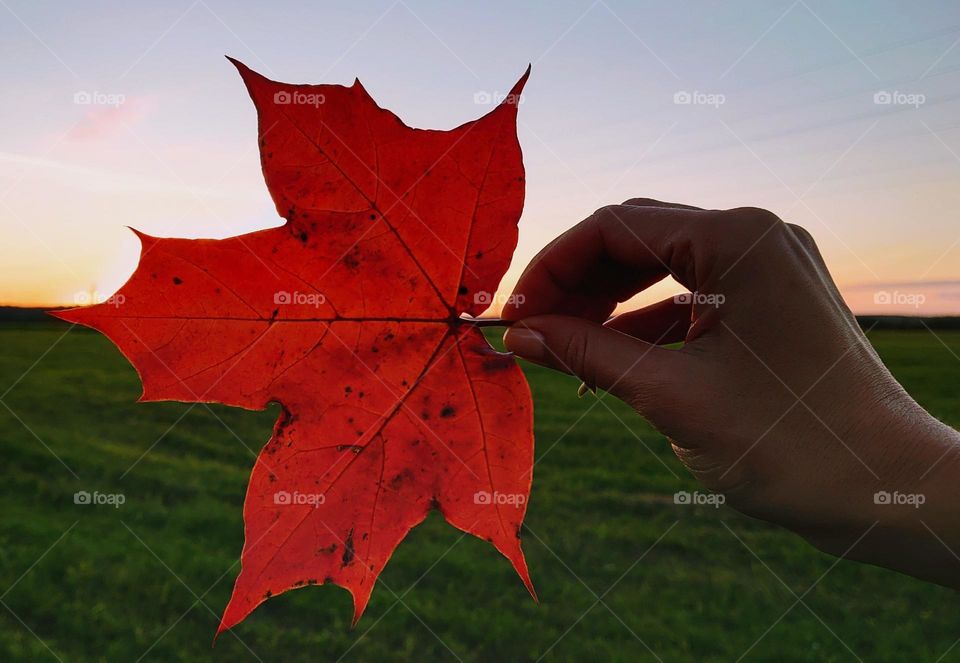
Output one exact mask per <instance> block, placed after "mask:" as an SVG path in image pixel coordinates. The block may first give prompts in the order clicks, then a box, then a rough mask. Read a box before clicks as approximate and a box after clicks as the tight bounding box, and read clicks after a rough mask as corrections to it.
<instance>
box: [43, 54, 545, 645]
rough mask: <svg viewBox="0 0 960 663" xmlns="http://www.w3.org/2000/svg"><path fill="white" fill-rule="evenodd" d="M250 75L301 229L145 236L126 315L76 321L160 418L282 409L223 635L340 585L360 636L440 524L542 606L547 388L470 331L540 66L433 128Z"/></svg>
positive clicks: (369, 104)
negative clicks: (436, 520) (492, 550)
mask: <svg viewBox="0 0 960 663" xmlns="http://www.w3.org/2000/svg"><path fill="white" fill-rule="evenodd" d="M231 61H232V62H233V63H234V64H235V65H236V67H237V69H238V70H239V71H240V75H241V76H242V77H243V80H244V82H245V83H246V85H247V89H248V90H249V92H250V96H251V97H252V99H253V102H254V104H255V105H256V108H257V112H258V117H259V137H260V158H261V163H262V166H263V174H264V177H265V179H266V183H267V188H268V189H269V191H270V195H271V196H272V197H273V200H274V202H275V203H276V206H277V210H278V212H279V213H280V215H281V216H282V217H284V218H285V219H286V223H285V224H283V225H282V226H280V227H277V228H271V229H268V230H262V231H258V232H253V233H249V234H246V235H240V236H237V237H231V238H228V239H222V240H211V239H197V240H189V239H175V238H169V239H167V238H164V239H161V238H156V237H150V236H147V235H144V234H142V233H137V235H138V236H139V237H140V239H141V242H142V249H141V255H140V263H139V265H138V267H137V269H136V271H135V272H134V274H133V275H132V276H131V277H130V279H129V281H127V283H126V284H125V285H124V286H123V287H122V288H121V289H120V290H119V291H118V294H117V296H115V297H113V298H111V299H110V300H108V301H107V302H105V303H102V304H98V305H96V306H89V307H85V308H77V309H71V310H69V311H65V312H60V313H58V314H57V315H58V316H59V317H61V318H63V319H65V320H68V321H71V322H76V323H80V324H83V325H86V326H88V327H92V328H94V329H97V330H99V331H101V332H103V333H104V334H106V335H107V336H108V337H109V338H110V339H111V340H112V341H113V342H114V343H115V344H116V345H117V347H118V348H119V349H120V351H121V352H122V353H123V354H124V355H125V356H126V357H127V359H128V360H130V362H131V363H132V364H133V366H134V367H135V368H136V370H137V372H138V373H139V375H140V379H141V381H142V382H143V395H142V396H141V398H140V400H141V401H159V400H174V401H185V402H202V403H207V402H217V403H225V404H227V405H233V406H237V407H243V408H247V409H252V410H262V409H263V408H265V407H266V406H267V405H268V404H269V403H271V402H278V403H280V405H281V406H282V412H281V415H280V417H279V418H278V419H277V422H276V424H275V426H274V430H273V436H272V437H271V438H270V441H269V442H268V443H267V444H266V446H264V448H263V449H262V450H261V452H260V454H259V457H258V458H257V461H256V464H255V465H254V468H253V472H252V474H251V477H250V484H249V487H248V489H247V496H246V501H245V503H244V508H243V516H244V523H245V535H246V540H245V544H244V548H243V553H242V557H241V561H242V570H241V572H240V574H239V576H238V577H237V580H236V584H235V586H234V589H233V595H232V596H231V598H230V602H229V604H228V605H227V607H226V610H225V611H224V614H223V617H222V620H221V623H220V628H219V629H218V633H220V632H221V631H223V630H225V629H228V628H231V627H232V626H234V625H235V624H237V623H238V622H240V621H241V620H243V619H244V618H245V617H246V616H247V615H248V614H249V613H250V612H251V611H252V610H253V609H254V608H255V607H256V606H257V605H258V604H259V603H261V602H262V601H263V600H265V599H266V598H269V597H270V596H273V595H276V594H279V593H281V592H284V591H286V590H288V589H291V588H294V587H300V586H304V585H313V584H324V583H334V584H337V585H340V586H342V587H345V588H346V589H348V590H349V591H350V592H351V594H352V595H353V602H354V618H353V623H354V624H355V623H356V621H357V620H358V619H359V618H360V615H361V614H362V613H363V611H364V608H365V607H366V605H367V602H368V600H369V598H370V593H371V591H372V590H373V586H374V584H375V582H376V579H377V576H378V575H379V573H380V571H381V570H382V569H383V567H384V565H385V564H386V563H387V560H388V559H389V558H390V555H391V554H392V553H393V550H394V548H396V546H397V545H398V544H399V543H400V541H401V540H402V539H403V537H404V536H405V535H406V534H407V532H409V531H410V529H411V528H413V527H414V526H416V525H417V524H419V523H420V522H422V521H423V519H424V518H425V517H426V516H427V513H428V512H429V511H430V509H431V508H436V509H439V510H440V512H441V513H442V514H443V516H444V518H446V520H447V521H448V522H449V523H451V524H452V525H454V526H455V527H458V528H460V529H462V530H464V531H466V532H469V533H471V534H474V535H476V536H478V537H481V538H483V539H485V540H487V541H489V542H490V543H492V544H493V545H494V546H495V547H496V548H497V550H499V551H500V552H501V553H503V554H504V555H505V556H506V557H507V558H508V559H509V560H510V561H511V562H512V563H513V566H514V568H515V569H516V571H517V573H518V574H519V575H520V577H521V578H522V580H523V582H524V584H525V585H526V587H527V589H528V590H529V591H530V593H531V594H533V592H534V590H533V585H532V584H531V582H530V577H529V574H528V572H527V567H526V562H525V561H524V557H523V552H522V551H521V548H520V526H521V523H522V521H523V516H524V512H525V511H526V502H527V497H528V495H529V491H530V483H531V477H532V469H533V433H532V403H531V400H530V392H529V388H528V387H527V383H526V381H525V379H524V377H523V373H522V372H521V371H520V369H519V367H518V366H517V365H516V363H515V361H514V359H513V358H512V357H511V356H509V355H504V354H500V353H497V352H496V351H494V350H493V349H492V348H491V347H490V346H489V345H488V344H487V342H486V341H485V339H484V338H483V335H482V334H481V332H480V331H479V329H477V328H476V327H475V326H473V325H472V324H469V323H467V322H464V321H463V320H461V314H464V313H465V314H469V315H471V316H475V315H478V314H479V313H481V312H482V311H483V310H484V309H485V308H486V307H487V304H488V302H489V295H488V294H487V293H491V292H494V291H495V290H496V288H497V285H498V283H499V281H500V278H501V277H502V276H503V273H504V271H506V268H507V266H508V265H509V262H510V258H511V256H512V254H513V250H514V248H515V246H516V242H517V221H518V219H519V217H520V212H521V209H522V207H523V195H524V171H523V163H522V158H521V154H520V145H519V143H518V141H517V135H516V116H517V104H518V102H519V95H520V92H521V90H522V89H523V85H524V83H525V82H526V79H527V76H528V75H529V69H528V70H527V73H526V74H524V76H523V77H522V78H521V79H520V80H519V81H518V82H517V84H516V85H515V86H514V88H513V90H512V91H511V94H510V95H509V96H508V97H506V99H505V100H504V101H503V103H501V104H499V105H498V106H496V107H495V108H494V109H493V110H491V111H490V112H489V113H487V114H486V115H484V116H483V117H481V118H480V119H478V120H476V121H473V122H468V123H466V124H464V125H461V126H459V127H457V128H455V129H452V130H450V131H431V130H423V129H413V128H410V127H408V126H406V125H405V124H404V123H403V122H402V121H401V120H400V119H399V118H398V117H397V116H396V115H394V114H393V113H391V112H390V111H388V110H385V109H383V108H380V107H379V106H378V105H377V104H376V102H374V100H373V99H372V98H371V97H370V95H369V94H367V91H366V90H365V89H364V88H363V86H361V85H360V82H359V81H355V82H354V84H353V85H352V86H350V87H344V86H340V85H289V84H284V83H277V82H275V81H271V80H268V79H266V78H264V77H263V76H261V75H259V74H257V73H256V72H254V71H252V70H250V69H249V68H247V67H246V66H244V65H243V64H241V63H239V62H236V61H233V60H231Z"/></svg>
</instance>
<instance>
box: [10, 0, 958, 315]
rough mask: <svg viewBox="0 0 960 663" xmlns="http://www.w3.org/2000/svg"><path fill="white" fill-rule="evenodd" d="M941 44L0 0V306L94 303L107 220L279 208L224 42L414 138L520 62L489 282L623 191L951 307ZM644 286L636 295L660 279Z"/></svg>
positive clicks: (448, 121)
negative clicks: (350, 90)
mask: <svg viewBox="0 0 960 663" xmlns="http://www.w3.org/2000/svg"><path fill="white" fill-rule="evenodd" d="M958 40H960V4H957V3H951V2H869V3H867V2H842V3H838V2H822V1H820V2H817V1H812V0H804V1H799V0H798V1H796V2H772V1H771V2H643V3H637V2H622V1H614V0H597V1H596V2H593V1H578V2H572V1H570V2H566V1H563V2H486V3H454V2H418V1H414V0H402V1H392V0H391V1H384V2H310V3H308V2H274V3H262V2H229V3H228V2H218V1H215V0H197V1H193V0H189V1H184V2H166V3H146V2H143V3H140V2H88V3H82V4H80V3H69V4H68V3H53V2H16V1H12V0H2V2H0V62H3V65H2V66H0V84H2V85H3V89H4V90H5V91H6V93H5V95H4V99H5V103H3V104H0V139H2V140H0V302H3V303H18V304H57V303H71V302H73V301H77V298H78V293H91V294H92V296H106V295H109V294H110V292H112V290H113V289H115V288H116V287H117V286H119V285H120V283H122V281H123V280H124V278H125V277H126V275H128V274H129V273H130V272H131V271H132V270H133V267H134V264H135V261H136V255H137V243H136V240H134V239H133V237H132V235H130V233H129V232H128V231H127V230H126V229H125V228H124V226H125V225H132V226H136V227H138V228H141V229H143V230H145V231H147V232H149V233H151V234H155V235H164V236H166V235H178V236H193V237H196V236H210V237H224V236H228V235H233V234H237V233H239V232H244V231H248V230H252V229H255V228H262V227H267V226H270V225H275V224H276V223H278V222H279V221H280V220H279V219H278V218H277V217H276V213H275V211H274V210H273V206H272V203H271V202H270V199H269V196H268V195H267V192H266V189H265V187H264V186H263V182H262V178H261V175H260V171H259V163H258V158H257V153H256V134H255V131H256V129H255V114H254V110H253V107H252V104H251V103H250V101H249V99H248V97H247V95H246V92H245V90H244V88H243V85H242V84H241V82H240V80H239V77H238V76H237V74H236V72H235V71H234V69H233V67H232V66H230V64H229V63H228V62H227V61H226V60H225V59H224V58H223V55H224V54H230V55H232V56H234V57H237V58H239V59H241V60H243V61H244V62H246V63H247V64H248V65H249V66H251V67H253V68H254V69H257V70H259V71H261V72H262V73H264V74H266V75H268V76H270V77H271V78H275V79H278V80H284V81H289V82H310V83H350V82H352V81H353V79H354V77H359V78H360V79H361V80H362V81H363V82H364V85H365V86H366V88H367V89H368V90H369V91H370V92H371V94H372V95H373V96H374V98H376V99H377V101H378V102H379V103H380V104H381V105H383V106H385V107H388V108H390V109H391V110H393V111H394V112H396V113H397V114H399V115H400V116H401V117H403V118H404V119H405V120H406V121H407V123H408V124H412V125H414V126H422V127H431V128H449V127H452V126H455V125H458V124H460V123H462V122H464V121H467V120H470V119H473V118H475V117H477V116H479V115H480V114H482V113H484V112H486V111H487V110H489V105H488V104H487V99H488V98H495V97H496V95H497V94H498V93H499V94H502V93H504V92H506V91H507V90H509V88H510V86H511V85H512V84H513V83H514V81H515V80H516V79H517V78H518V77H519V76H520V74H521V73H522V72H523V70H524V69H525V68H526V66H527V64H528V63H532V64H533V72H532V76H531V79H530V82H529V84H528V86H527V88H526V91H525V93H524V99H523V103H522V105H521V109H520V126H519V134H520V140H521V144H522V146H523V150H524V157H525V163H526V166H527V172H528V190H527V205H526V209H525V211H524V216H523V219H522V221H521V237H520V246H519V247H518V249H517V253H516V257H515V260H514V266H513V267H512V268H511V271H510V272H509V273H508V275H507V277H506V279H505V282H504V286H505V287H506V286H509V285H510V284H511V283H512V281H513V280H515V278H516V276H517V275H518V274H519V270H520V269H522V267H523V266H524V265H525V264H526V262H527V260H528V259H529V258H530V257H531V256H532V255H533V254H535V252H536V251H537V250H538V249H539V248H540V247H541V246H543V245H544V244H545V243H546V242H547V241H549V240H550V239H551V238H552V237H554V236H555V235H556V234H558V233H559V232H561V231H563V230H564V229H566V228H568V227H570V226H571V225H573V224H574V223H576V222H577V221H579V220H580V219H582V218H583V217H585V216H587V215H588V214H589V213H590V212H591V211H593V209H595V208H596V207H599V206H601V205H603V204H606V203H611V202H620V201H622V200H624V199H626V198H630V197H636V196H647V197H653V198H659V199H663V200H673V201H679V202H686V203H691V204H697V205H702V206H705V207H718V208H726V207H735V206H741V205H754V206H760V207H767V208H769V209H771V210H773V211H775V212H777V213H778V214H780V215H781V216H782V217H783V218H785V219H787V220H790V221H793V222H795V223H800V224H802V225H804V226H806V227H807V228H808V229H809V230H810V231H811V232H812V233H813V235H814V236H815V237H816V238H817V240H818V242H819V243H820V244H821V247H822V250H823V253H824V255H825V258H826V260H827V262H828V265H829V266H830V268H831V270H832V271H833V273H834V275H835V277H836V279H837V281H838V282H839V283H840V285H841V287H842V289H843V292H844V295H845V296H846V297H847V298H848V300H849V301H850V302H851V304H852V305H853V306H854V308H855V310H858V311H860V312H872V311H883V312H894V313H928V314H933V313H946V312H950V313H960V241H958V240H960V223H958V213H957V210H958V209H960V205H958V203H960V187H958V186H957V185H958V183H960V125H958V120H957V118H958V117H960V114H958V110H960V101H958V97H960V45H958ZM78 93H79V94H80V95H83V94H86V95H88V97H87V98H88V99H89V100H90V101H91V102H92V103H89V104H85V103H76V101H78V100H79V101H83V100H84V97H83V96H80V97H77V95H78ZM654 290H655V291H654V292H652V293H649V294H646V295H643V296H641V297H640V298H639V299H638V301H639V302H642V301H648V300H649V301H652V300H654V299H659V298H662V297H663V296H665V295H666V294H669V292H670V291H671V290H674V291H675V290H676V286H675V285H673V284H670V283H666V284H663V285H662V286H658V287H657V288H655V289H654ZM878 293H879V294H878ZM883 293H887V295H888V296H887V297H884V295H883ZM910 295H912V297H909V296H910ZM917 295H922V297H917ZM81 296H82V295H81ZM921 299H922V301H921V302H920V303H919V304H918V301H920V300H921Z"/></svg>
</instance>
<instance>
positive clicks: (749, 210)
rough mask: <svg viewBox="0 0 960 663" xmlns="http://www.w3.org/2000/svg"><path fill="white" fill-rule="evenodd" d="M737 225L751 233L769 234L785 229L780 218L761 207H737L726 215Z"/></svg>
mask: <svg viewBox="0 0 960 663" xmlns="http://www.w3.org/2000/svg"><path fill="white" fill-rule="evenodd" d="M724 214H725V216H727V218H729V219H731V220H732V221H733V222H734V223H736V224H737V225H739V226H741V227H743V228H744V229H746V230H749V231H759V232H761V233H764V232H769V231H771V230H776V229H779V228H783V227H785V225H786V224H784V222H783V221H781V220H780V217H779V216H777V215H776V214H774V213H773V212H771V211H770V210H766V209H763V208H761V207H737V208H735V209H732V210H728V211H727V212H725V213H724Z"/></svg>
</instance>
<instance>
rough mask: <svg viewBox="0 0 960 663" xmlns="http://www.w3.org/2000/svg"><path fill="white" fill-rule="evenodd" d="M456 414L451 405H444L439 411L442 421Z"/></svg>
mask: <svg viewBox="0 0 960 663" xmlns="http://www.w3.org/2000/svg"><path fill="white" fill-rule="evenodd" d="M456 413H457V411H456V410H455V409H454V408H453V406H452V405H444V406H443V409H442V410H440V416H441V417H443V418H444V419H449V418H450V417H452V416H453V415H454V414H456Z"/></svg>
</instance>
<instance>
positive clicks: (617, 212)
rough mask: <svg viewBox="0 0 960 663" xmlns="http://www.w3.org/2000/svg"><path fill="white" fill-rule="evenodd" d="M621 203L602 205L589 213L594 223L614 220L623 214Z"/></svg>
mask: <svg viewBox="0 0 960 663" xmlns="http://www.w3.org/2000/svg"><path fill="white" fill-rule="evenodd" d="M623 211H624V210H623V205H604V206H603V207H600V208H598V209H597V210H596V211H594V213H593V214H592V215H591V218H593V219H594V220H595V222H596V223H601V224H606V223H610V222H611V221H615V220H616V219H618V218H620V216H621V215H622V214H623Z"/></svg>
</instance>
